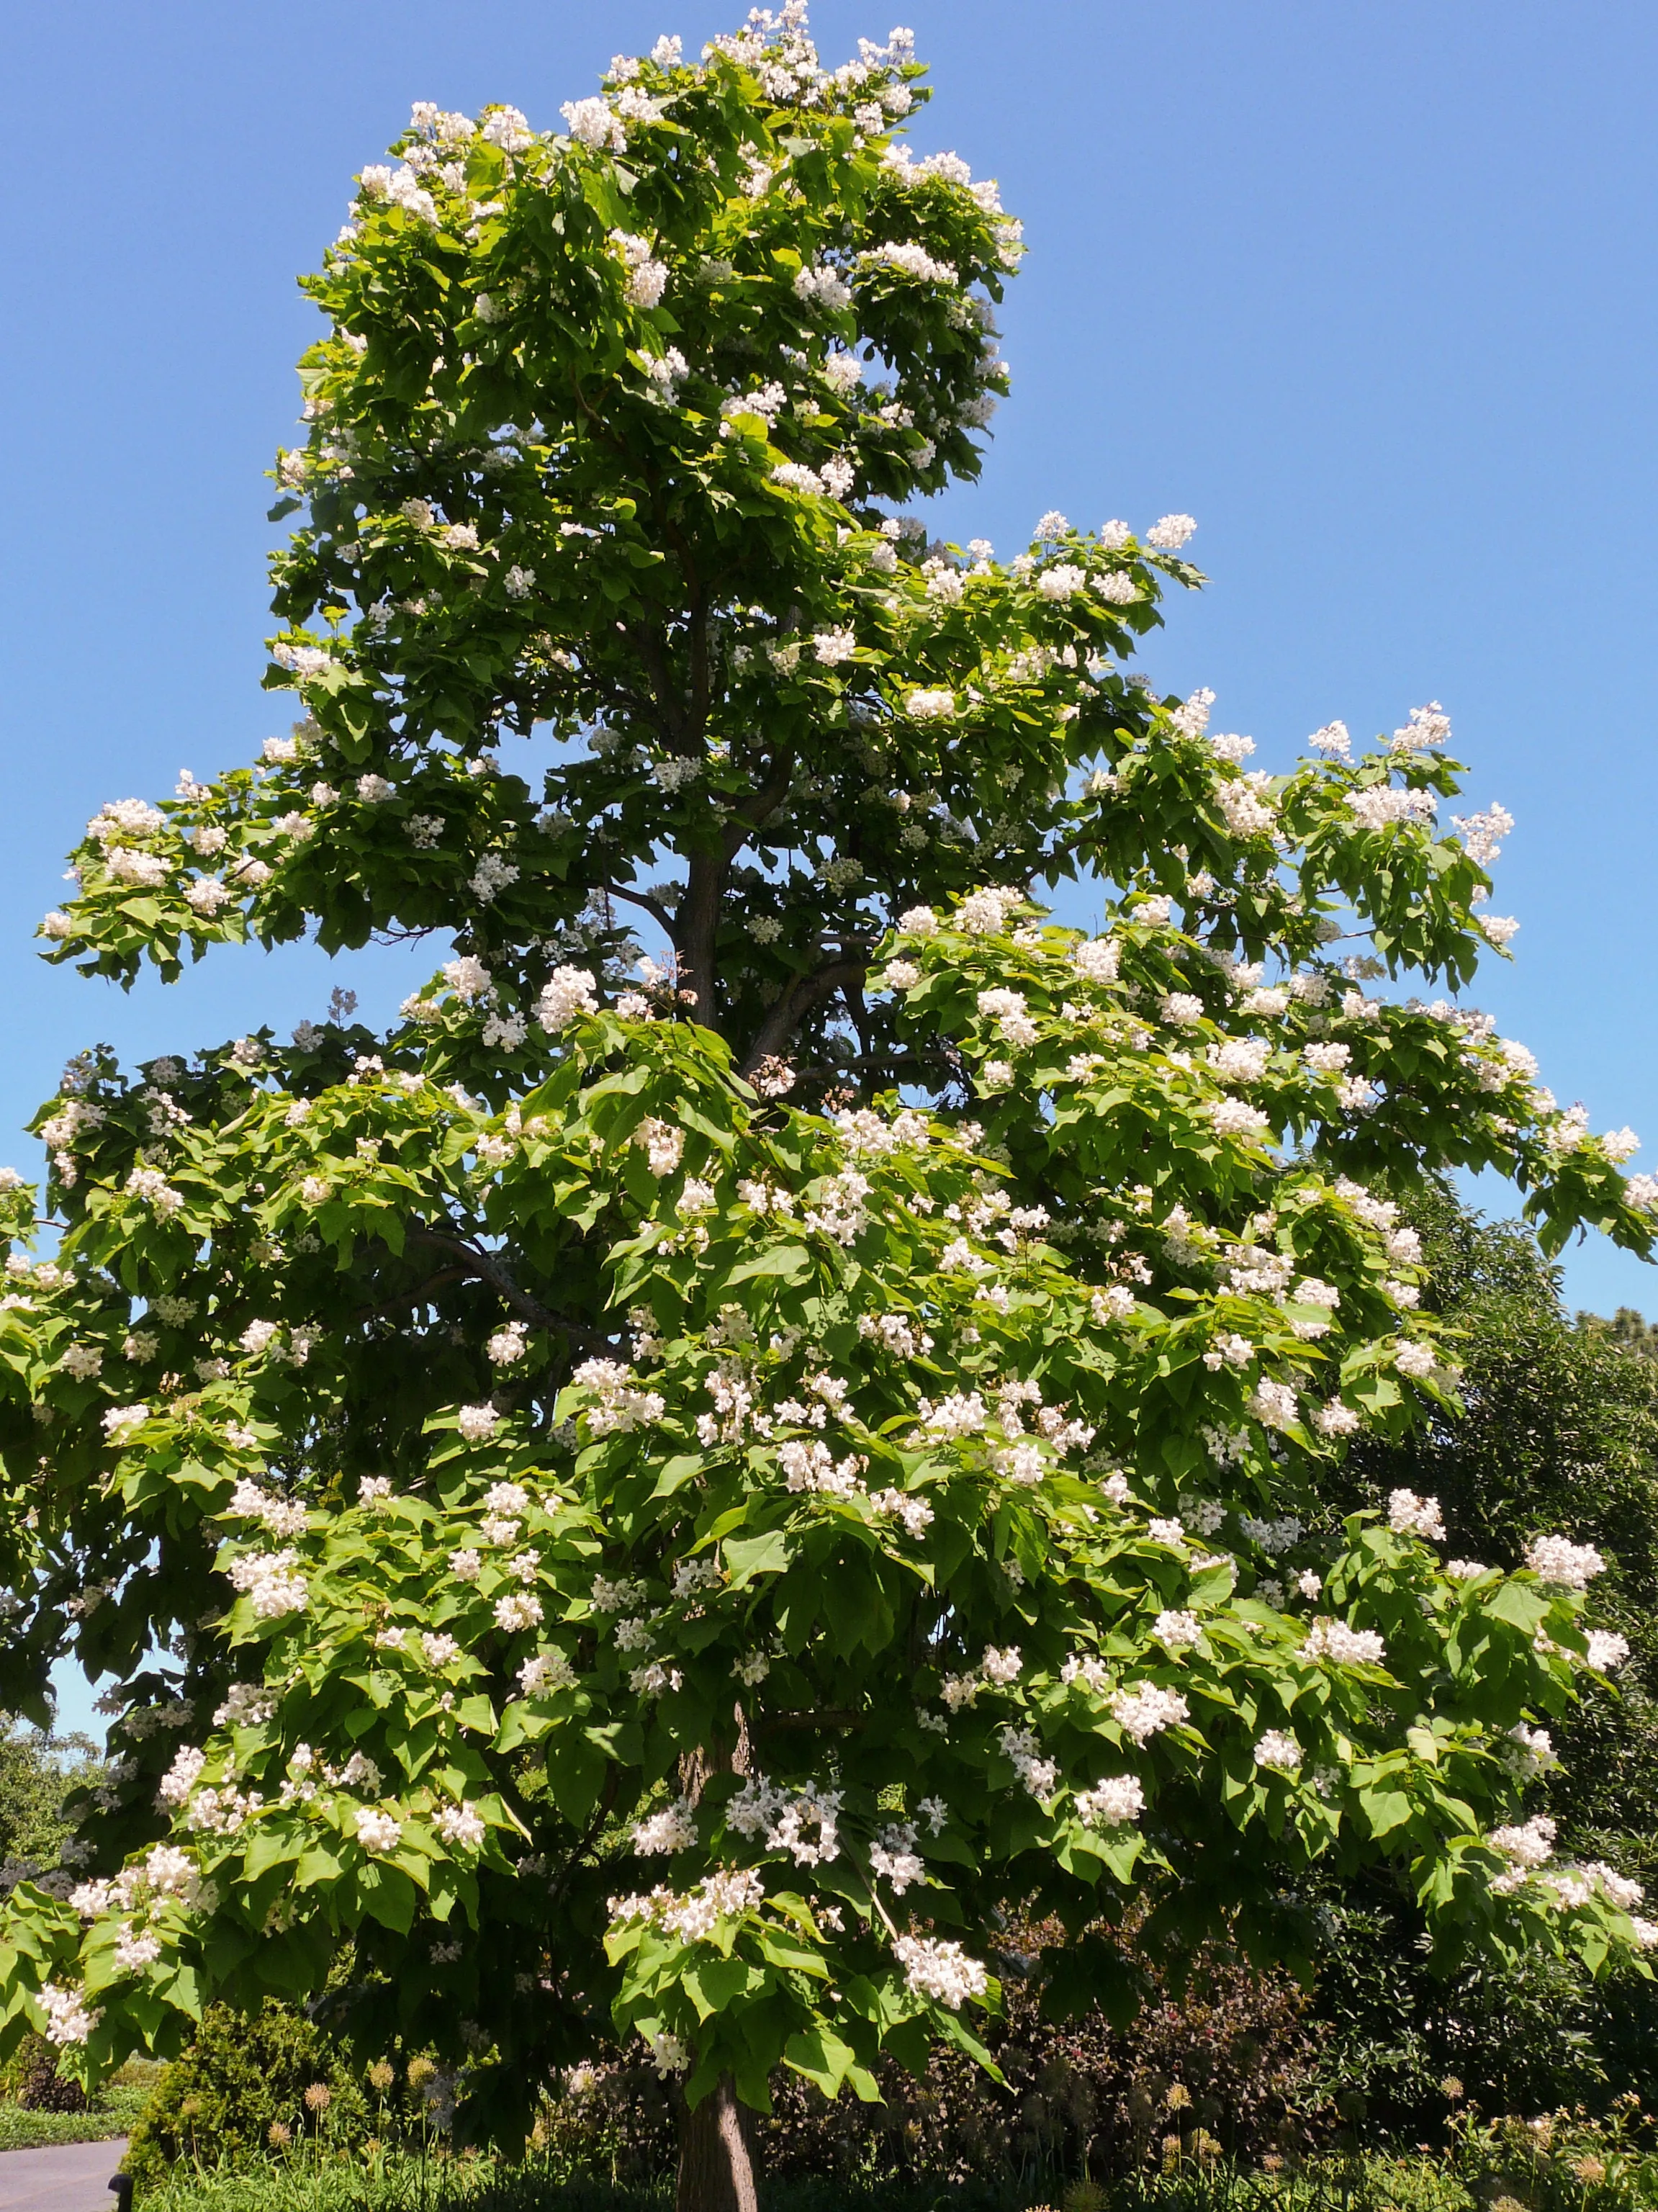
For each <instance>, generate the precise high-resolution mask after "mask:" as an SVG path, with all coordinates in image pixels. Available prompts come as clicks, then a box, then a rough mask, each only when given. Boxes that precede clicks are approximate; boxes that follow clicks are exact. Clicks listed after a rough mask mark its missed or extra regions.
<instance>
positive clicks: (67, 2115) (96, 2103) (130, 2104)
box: [0, 2084, 148, 2166]
mask: <svg viewBox="0 0 1658 2212" xmlns="http://www.w3.org/2000/svg"><path fill="white" fill-rule="evenodd" d="M147 2094H148V2093H147V2092H146V2091H145V2090H143V2089H140V2088H123V2087H120V2086H119V2085H118V2084H116V2085H112V2087H109V2088H108V2089H106V2091H104V2092H103V2093H101V2094H100V2096H98V2097H97V2098H95V2099H94V2100H93V2103H92V2105H91V2106H90V2108H89V2109H88V2110H86V2111H82V2112H39V2111H35V2110H33V2109H32V2108H31V2107H29V2106H23V2105H11V2104H0V2151H7V2150H41V2149H44V2148H46V2147H48V2146H49V2145H51V2144H52V2143H74V2142H110V2141H112V2140H113V2139H114V2138H115V2137H117V2136H125V2135H131V2132H132V2130H133V2127H134V2125H135V2124H137V2120H138V2118H139V2117H140V2115H141V2114H142V2113H143V2108H144V2101H145V2098H146V2096H147ZM114 2162H115V2161H114V2160H113V2159H111V2161H110V2163H111V2165H112V2166H113V2164H114Z"/></svg>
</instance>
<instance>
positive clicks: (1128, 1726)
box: [1109, 1682, 1191, 1743]
mask: <svg viewBox="0 0 1658 2212" xmlns="http://www.w3.org/2000/svg"><path fill="white" fill-rule="evenodd" d="M1109 1703H1110V1711H1111V1717H1112V1718H1113V1720H1114V1721H1115V1722H1116V1723H1117V1725H1118V1727H1119V1728H1120V1729H1122V1730H1123V1731H1124V1733H1125V1734H1126V1735H1132V1736H1133V1739H1134V1741H1135V1742H1136V1743H1145V1742H1146V1741H1148V1740H1149V1739H1150V1738H1151V1737H1152V1736H1154V1735H1157V1734H1158V1733H1159V1731H1160V1730H1162V1729H1166V1728H1173V1727H1175V1725H1176V1723H1179V1722H1181V1721H1183V1720H1185V1719H1186V1718H1187V1716H1188V1715H1189V1713H1190V1711H1191V1708H1190V1706H1189V1705H1187V1702H1186V1700H1185V1699H1184V1698H1183V1697H1181V1693H1180V1692H1179V1691H1178V1690H1163V1689H1159V1688H1158V1686H1157V1684H1156V1683H1155V1682H1135V1683H1131V1684H1130V1685H1129V1686H1128V1687H1127V1688H1126V1689H1121V1690H1115V1691H1114V1692H1112V1695H1111V1698H1110V1701H1109Z"/></svg>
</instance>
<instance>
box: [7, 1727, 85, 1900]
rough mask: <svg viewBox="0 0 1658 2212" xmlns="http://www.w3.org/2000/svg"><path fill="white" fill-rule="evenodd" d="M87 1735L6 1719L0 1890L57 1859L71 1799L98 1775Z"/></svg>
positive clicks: (71, 1824)
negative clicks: (56, 1732) (58, 1732)
mask: <svg viewBox="0 0 1658 2212" xmlns="http://www.w3.org/2000/svg"><path fill="white" fill-rule="evenodd" d="M102 1769H103V1761H102V1757H101V1755H100V1752H99V1749H98V1747H97V1746H96V1744H94V1742H93V1741H92V1740H91V1738H90V1737H88V1736H84V1735H69V1736H58V1735H51V1734H50V1733H47V1732H46V1731H44V1730H42V1729H31V1728H27V1727H23V1726H21V1725H20V1724H18V1723H15V1722H14V1723H9V1725H8V1726H7V1727H6V1729H5V1733H4V1734H3V1735H0V1889H9V1888H11V1887H14V1886H15V1884H16V1882H17V1881H20V1880H21V1879H23V1878H24V1875H25V1874H27V1875H31V1876H32V1875H38V1874H42V1873H45V1872H46V1871H47V1870H48V1869H52V1868H55V1867H56V1866H57V1865H58V1858H59V1855H60V1853H61V1852H62V1850H63V1848H64V1844H66V1843H68V1842H69V1840H70V1838H71V1837H72V1836H73V1834H74V1832H75V1827H76V1821H75V1817H74V1801H76V1799H77V1798H78V1797H79V1796H80V1795H81V1793H82V1791H84V1790H89V1789H91V1788H92V1787H93V1785H94V1784H95V1783H96V1782H97V1781H98V1780H99V1779H100V1776H101V1773H102Z"/></svg>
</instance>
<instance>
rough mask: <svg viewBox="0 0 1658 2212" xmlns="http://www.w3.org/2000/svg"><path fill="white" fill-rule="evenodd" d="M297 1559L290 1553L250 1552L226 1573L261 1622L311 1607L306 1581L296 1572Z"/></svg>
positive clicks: (229, 1567) (231, 1565)
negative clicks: (309, 1605)
mask: <svg viewBox="0 0 1658 2212" xmlns="http://www.w3.org/2000/svg"><path fill="white" fill-rule="evenodd" d="M298 1557H299V1554H298V1553H296V1552H294V1551H291V1550H283V1551H280V1552H248V1553H244V1554H243V1555H242V1557H241V1558H240V1559H233V1560H232V1561H231V1563H230V1565H229V1566H228V1568H227V1569H226V1570H225V1571H226V1573H227V1575H228V1577H229V1579H230V1583H231V1586H232V1588H233V1589H236V1590H238V1591H240V1593H241V1595H243V1596H244V1597H246V1599H247V1601H248V1602H249V1603H250V1604H251V1605H252V1608H253V1611H254V1613H255V1615H256V1616H257V1617H258V1619H259V1620H280V1619H281V1618H282V1614H284V1613H303V1612H304V1611H305V1610H306V1608H307V1606H308V1604H309V1603H310V1599H309V1596H308V1594H307V1590H306V1587H305V1583H304V1581H303V1580H302V1579H301V1577H300V1576H298V1575H296V1574H295V1572H294V1567H295V1562H296V1560H297V1559H298Z"/></svg>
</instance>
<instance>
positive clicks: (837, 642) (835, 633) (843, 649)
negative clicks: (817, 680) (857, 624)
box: [811, 629, 858, 668]
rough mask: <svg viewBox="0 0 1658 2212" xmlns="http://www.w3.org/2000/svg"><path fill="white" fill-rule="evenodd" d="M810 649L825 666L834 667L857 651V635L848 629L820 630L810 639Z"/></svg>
mask: <svg viewBox="0 0 1658 2212" xmlns="http://www.w3.org/2000/svg"><path fill="white" fill-rule="evenodd" d="M811 649H812V652H813V653H814V654H815V655H816V656H817V659H819V660H820V661H822V662H823V665H824V666H825V667H826V668H835V667H838V666H839V665H840V664H841V661H843V660H850V659H851V658H852V656H853V653H856V652H857V650H858V635H857V633H856V631H855V630H850V629H826V630H820V631H819V632H818V633H817V636H816V637H814V638H813V640H812V641H811Z"/></svg>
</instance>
